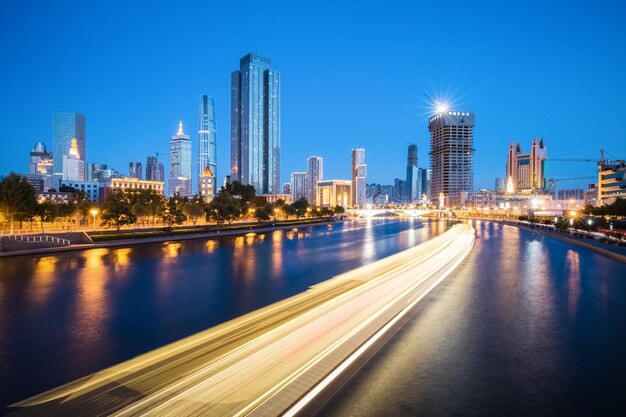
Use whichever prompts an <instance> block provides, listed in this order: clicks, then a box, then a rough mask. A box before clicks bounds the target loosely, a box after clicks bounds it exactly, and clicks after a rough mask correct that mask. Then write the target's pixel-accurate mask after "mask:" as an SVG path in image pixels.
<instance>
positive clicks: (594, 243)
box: [468, 217, 626, 263]
mask: <svg viewBox="0 0 626 417" xmlns="http://www.w3.org/2000/svg"><path fill="white" fill-rule="evenodd" d="M468 219H470V220H480V221H488V222H494V223H500V224H506V225H509V226H516V227H519V228H520V229H524V230H528V231H530V232H534V233H537V234H540V235H543V236H547V237H551V238H554V239H558V240H561V241H563V242H566V243H569V244H571V245H576V246H578V247H581V248H583V249H587V250H590V251H592V252H595V253H598V254H600V255H604V256H606V257H608V258H611V259H613V260H616V261H619V262H622V263H626V248H624V247H618V246H613V245H610V244H606V243H603V242H600V241H598V240H595V239H588V238H582V237H578V236H575V235H573V234H570V232H567V231H565V232H558V231H551V230H547V229H545V228H543V227H541V225H540V224H538V225H536V226H532V225H527V224H524V223H521V222H517V221H514V220H500V219H487V218H480V217H468Z"/></svg>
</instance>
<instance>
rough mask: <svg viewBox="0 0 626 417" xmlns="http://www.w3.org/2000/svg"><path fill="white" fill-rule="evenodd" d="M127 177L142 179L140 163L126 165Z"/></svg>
mask: <svg viewBox="0 0 626 417" xmlns="http://www.w3.org/2000/svg"><path fill="white" fill-rule="evenodd" d="M128 176H129V177H131V178H137V179H138V180H141V179H143V177H142V169H141V162H129V163H128Z"/></svg>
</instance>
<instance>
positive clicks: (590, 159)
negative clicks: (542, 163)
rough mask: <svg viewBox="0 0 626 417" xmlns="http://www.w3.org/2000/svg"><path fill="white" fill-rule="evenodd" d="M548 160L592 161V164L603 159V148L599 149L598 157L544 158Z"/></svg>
mask: <svg viewBox="0 0 626 417" xmlns="http://www.w3.org/2000/svg"><path fill="white" fill-rule="evenodd" d="M546 160H548V161H565V162H593V163H594V164H597V163H600V162H602V161H604V149H600V159H592V158H558V157H557V158H549V157H548V158H546Z"/></svg>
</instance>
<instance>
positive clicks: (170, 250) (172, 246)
mask: <svg viewBox="0 0 626 417" xmlns="http://www.w3.org/2000/svg"><path fill="white" fill-rule="evenodd" d="M180 247H181V244H180V242H170V243H166V244H165V247H164V248H163V249H164V252H165V256H166V257H168V258H176V257H178V253H179V251H180Z"/></svg>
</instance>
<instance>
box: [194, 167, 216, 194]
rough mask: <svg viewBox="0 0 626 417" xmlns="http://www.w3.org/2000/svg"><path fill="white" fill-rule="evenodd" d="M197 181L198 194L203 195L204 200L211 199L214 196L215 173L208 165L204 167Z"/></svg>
mask: <svg viewBox="0 0 626 417" xmlns="http://www.w3.org/2000/svg"><path fill="white" fill-rule="evenodd" d="M199 181H200V186H199V188H198V195H200V196H202V197H204V200H205V201H211V200H212V199H213V197H215V175H213V172H211V168H210V167H209V166H208V165H206V166H205V167H204V171H203V172H202V175H200V180H199Z"/></svg>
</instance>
